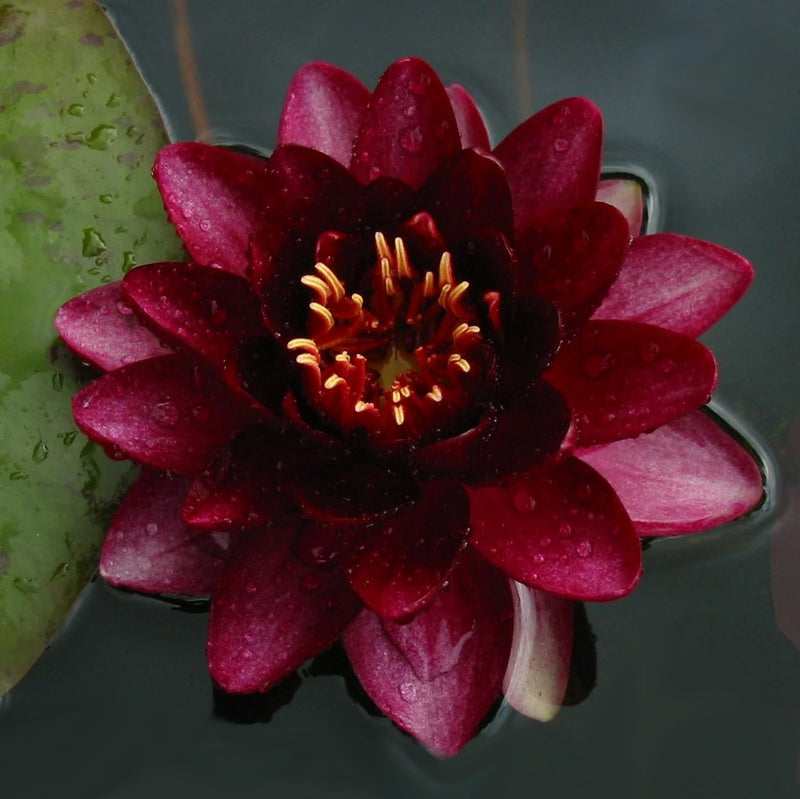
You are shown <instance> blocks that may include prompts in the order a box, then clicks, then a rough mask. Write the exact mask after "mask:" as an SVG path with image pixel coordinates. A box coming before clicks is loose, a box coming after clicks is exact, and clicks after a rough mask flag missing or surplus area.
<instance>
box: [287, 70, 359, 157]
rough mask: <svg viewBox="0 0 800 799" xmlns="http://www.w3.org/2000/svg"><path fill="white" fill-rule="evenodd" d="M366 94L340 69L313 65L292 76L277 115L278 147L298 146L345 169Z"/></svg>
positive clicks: (356, 81)
mask: <svg viewBox="0 0 800 799" xmlns="http://www.w3.org/2000/svg"><path fill="white" fill-rule="evenodd" d="M369 98H370V92H369V89H367V88H366V86H364V84H362V83H361V82H360V81H358V80H356V78H354V77H353V76H352V75H351V74H350V73H349V72H345V71H344V70H343V69H339V68H338V67H334V66H331V65H330V64H323V63H320V62H316V63H314V64H307V65H306V66H304V67H301V68H300V69H299V70H298V71H297V72H295V74H294V77H293V78H292V82H291V83H290V84H289V90H288V92H287V94H286V101H285V102H284V105H283V112H282V113H281V121H280V127H279V128H278V145H281V144H300V145H302V146H304V147H311V148H312V149H314V150H319V151H320V152H323V153H326V154H327V155H329V156H330V157H331V158H335V159H336V160H337V161H338V162H339V163H340V164H344V166H348V165H349V164H350V158H351V156H352V154H353V142H354V141H355V138H356V134H357V133H358V128H359V124H360V123H361V118H362V117H363V115H364V111H365V110H366V108H367V103H368V102H369Z"/></svg>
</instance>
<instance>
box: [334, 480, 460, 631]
mask: <svg viewBox="0 0 800 799" xmlns="http://www.w3.org/2000/svg"><path fill="white" fill-rule="evenodd" d="M468 531H469V499H468V497H467V494H466V492H465V491H464V489H463V488H462V487H461V486H460V485H459V484H458V483H456V482H431V483H425V484H423V487H422V497H421V498H420V500H419V501H418V502H417V503H416V504H415V505H414V506H413V507H412V508H410V509H409V510H407V511H405V512H403V513H400V514H399V515H397V516H390V517H389V518H387V519H384V520H383V521H382V522H379V523H378V524H377V525H376V527H375V528H374V529H371V530H368V531H365V534H364V535H363V538H362V544H361V545H360V546H358V547H357V548H356V549H355V551H354V552H353V553H352V555H351V556H350V558H348V561H347V563H346V564H345V571H346V573H347V576H348V578H349V580H350V584H351V585H352V586H353V588H354V589H355V590H356V592H357V593H358V595H359V596H360V597H361V599H362V600H364V603H365V604H366V605H368V606H369V607H371V608H372V609H373V610H375V611H376V612H377V613H379V614H380V615H381V616H389V617H391V618H394V619H398V618H403V617H407V616H409V615H411V614H412V613H414V612H416V611H417V610H419V609H420V608H421V607H422V606H423V605H425V604H427V603H428V602H429V601H430V599H431V597H432V596H433V595H434V594H435V593H436V591H438V590H439V589H440V588H441V586H442V583H443V582H444V580H445V578H446V577H447V575H448V573H449V572H450V569H451V568H452V566H453V560H454V558H455V556H456V555H457V554H458V552H459V550H460V549H461V548H462V546H463V544H464V543H465V541H466V536H467V532H468Z"/></svg>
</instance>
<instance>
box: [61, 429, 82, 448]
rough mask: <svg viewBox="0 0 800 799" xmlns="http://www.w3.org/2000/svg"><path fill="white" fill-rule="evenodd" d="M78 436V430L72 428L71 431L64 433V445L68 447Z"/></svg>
mask: <svg viewBox="0 0 800 799" xmlns="http://www.w3.org/2000/svg"><path fill="white" fill-rule="evenodd" d="M77 437H78V431H77V430H70V431H69V433H64V438H63V439H62V440H63V442H64V446H65V447H68V446H70V445H71V444H73V443H74V441H75V439H76V438H77Z"/></svg>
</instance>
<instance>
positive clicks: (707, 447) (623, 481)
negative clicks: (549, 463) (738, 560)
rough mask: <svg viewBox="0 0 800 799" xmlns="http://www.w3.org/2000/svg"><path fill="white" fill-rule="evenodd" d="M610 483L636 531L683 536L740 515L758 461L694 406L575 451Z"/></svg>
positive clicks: (754, 498)
mask: <svg viewBox="0 0 800 799" xmlns="http://www.w3.org/2000/svg"><path fill="white" fill-rule="evenodd" d="M579 457H580V458H581V460H584V461H586V463H588V464H590V465H591V466H592V467H593V468H595V469H597V471H598V472H599V473H600V474H602V475H603V477H605V479H606V480H608V482H609V483H610V484H611V485H612V486H613V488H614V490H615V491H616V493H617V494H618V496H619V498H620V499H621V500H622V502H623V504H624V505H625V508H626V510H627V511H628V513H629V514H630V517H631V519H633V523H634V525H635V526H636V530H637V532H638V533H639V535H642V536H653V535H682V534H684V533H695V532H699V531H701V530H708V529H710V528H711V527H716V526H717V525H719V524H723V523H724V522H727V521H730V520H731V519H735V518H737V517H739V516H743V515H744V514H745V513H747V512H748V511H750V510H752V509H753V508H754V507H755V506H756V505H757V504H758V503H759V502H760V501H761V498H762V495H763V492H764V489H763V478H762V477H761V471H760V469H759V468H758V464H757V463H756V462H755V461H754V460H753V458H752V457H751V456H750V454H749V453H747V452H746V451H745V450H744V449H743V448H742V447H740V446H739V445H738V444H737V443H736V442H735V441H734V440H733V439H732V438H731V437H730V436H729V435H728V434H727V433H726V432H725V431H724V430H723V429H722V428H721V427H720V426H719V425H718V424H716V423H715V422H714V421H713V420H712V419H709V418H708V417H707V416H706V415H705V414H704V413H701V412H700V411H692V412H691V413H688V414H686V416H683V417H681V418H680V419H676V420H675V421H674V422H669V423H668V424H665V425H664V426H663V427H659V428H658V430H655V431H654V432H652V433H649V434H647V435H642V436H639V437H638V438H631V439H626V440H625V441H615V442H614V443H612V444H606V445H604V446H601V447H596V448H594V449H591V450H586V451H583V452H581V453H580V455H579Z"/></svg>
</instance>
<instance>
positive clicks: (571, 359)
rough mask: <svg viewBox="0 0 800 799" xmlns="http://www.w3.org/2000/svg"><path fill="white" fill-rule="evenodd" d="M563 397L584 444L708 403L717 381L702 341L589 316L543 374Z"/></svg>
mask: <svg viewBox="0 0 800 799" xmlns="http://www.w3.org/2000/svg"><path fill="white" fill-rule="evenodd" d="M545 377H546V379H547V380H549V381H550V382H551V383H552V384H553V385H554V386H555V387H556V388H557V389H558V390H559V391H560V392H561V394H563V395H564V397H565V398H566V400H567V404H568V405H569V406H570V407H571V408H572V411H573V414H574V415H575V420H576V425H577V433H578V438H577V442H578V443H579V444H581V445H583V446H588V445H590V444H596V443H603V442H607V441H616V440H617V439H620V438H628V437H630V436H635V435H638V434H639V433H646V432H649V431H650V430H655V428H656V427H659V426H661V425H662V424H664V423H666V422H669V421H671V420H672V419H677V418H678V417H679V416H683V415H684V414H685V413H688V412H689V411H690V410H693V409H694V408H697V407H699V406H700V405H703V404H704V403H706V402H708V400H709V398H710V397H711V393H712V391H713V390H714V387H715V385H716V380H717V369H716V363H715V361H714V356H713V355H712V354H711V352H710V351H709V350H708V349H706V348H705V347H704V346H703V345H702V344H700V343H698V342H697V341H694V340H693V339H690V338H687V337H686V336H682V335H680V334H678V333H673V332H671V331H669V330H664V329H662V328H658V327H653V326H652V325H643V324H639V323H638V322H624V321H622V322H620V321H592V322H589V324H587V325H586V327H585V328H584V329H583V331H582V332H581V334H580V335H579V336H578V338H576V339H575V340H574V341H573V342H571V343H570V344H569V345H567V347H565V348H564V349H563V350H562V351H561V352H560V353H559V354H558V356H557V357H556V360H555V363H554V364H553V367H552V368H551V369H550V371H549V372H547V373H546V375H545Z"/></svg>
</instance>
